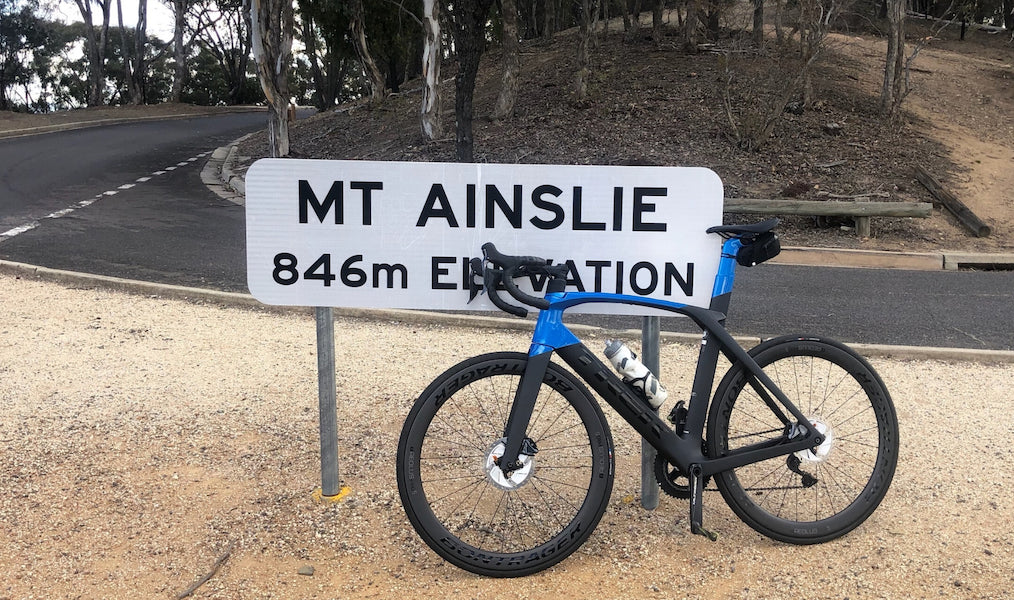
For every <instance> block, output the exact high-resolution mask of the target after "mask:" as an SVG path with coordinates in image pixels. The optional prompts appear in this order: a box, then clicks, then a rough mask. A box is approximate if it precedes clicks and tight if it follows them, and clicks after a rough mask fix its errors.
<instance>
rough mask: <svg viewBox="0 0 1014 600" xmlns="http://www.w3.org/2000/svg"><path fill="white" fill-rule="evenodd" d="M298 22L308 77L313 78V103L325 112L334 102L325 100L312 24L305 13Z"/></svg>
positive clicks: (315, 35) (311, 20) (315, 37)
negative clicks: (307, 66)
mask: <svg viewBox="0 0 1014 600" xmlns="http://www.w3.org/2000/svg"><path fill="white" fill-rule="evenodd" d="M300 6H302V5H300ZM299 21H300V23H301V24H302V25H303V45H304V46H306V52H305V54H306V59H307V61H309V63H310V76H311V77H312V78H313V88H314V90H313V98H314V102H313V103H314V106H316V107H317V109H318V110H322V111H323V110H327V109H329V108H332V107H333V106H334V100H333V99H328V98H325V95H326V93H327V89H328V86H327V85H326V84H325V82H324V71H323V70H322V69H321V68H320V57H319V56H318V54H319V52H318V51H317V32H316V31H314V22H313V19H312V18H311V17H309V16H307V14H306V13H305V12H304V13H302V14H300V19H299Z"/></svg>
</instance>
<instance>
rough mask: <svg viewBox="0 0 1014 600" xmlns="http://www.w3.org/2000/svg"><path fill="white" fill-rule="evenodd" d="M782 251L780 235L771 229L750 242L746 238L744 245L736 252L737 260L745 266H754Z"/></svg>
mask: <svg viewBox="0 0 1014 600" xmlns="http://www.w3.org/2000/svg"><path fill="white" fill-rule="evenodd" d="M781 251H782V245H781V243H780V242H779V241H778V236H777V235H775V233H774V232H773V231H769V232H767V233H762V234H760V235H758V236H757V237H755V238H753V241H750V242H749V243H747V240H746V239H744V240H743V247H742V248H740V249H739V252H737V253H736V262H738V263H739V264H741V265H743V266H744V267H752V266H754V265H759V264H761V263H762V262H764V261H766V260H770V259H772V258H774V257H776V256H778V253H779V252H781Z"/></svg>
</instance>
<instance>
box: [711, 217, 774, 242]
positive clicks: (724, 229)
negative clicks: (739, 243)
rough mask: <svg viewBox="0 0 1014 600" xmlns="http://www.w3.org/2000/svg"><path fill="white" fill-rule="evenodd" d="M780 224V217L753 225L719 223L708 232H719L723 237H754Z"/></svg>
mask: <svg viewBox="0 0 1014 600" xmlns="http://www.w3.org/2000/svg"><path fill="white" fill-rule="evenodd" d="M777 226H778V219H768V220H767V221H761V222H760V223H753V224H751V225H717V226H715V227H709V228H708V229H707V233H717V234H719V235H721V236H722V237H745V238H752V237H757V236H758V235H761V234H764V233H767V232H769V231H771V230H772V229H774V228H775V227H777Z"/></svg>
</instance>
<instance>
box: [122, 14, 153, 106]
mask: <svg viewBox="0 0 1014 600" xmlns="http://www.w3.org/2000/svg"><path fill="white" fill-rule="evenodd" d="M116 19H117V22H118V23H119V26H120V46H121V48H122V52H123V80H124V84H125V85H126V87H127V96H128V98H129V99H130V103H131V104H133V105H135V106H137V105H141V104H144V84H143V81H144V45H145V44H144V38H145V30H146V29H147V20H148V2H147V0H140V2H138V5H137V25H136V27H135V28H134V45H133V48H131V46H130V44H128V43H127V29H126V28H125V27H124V26H123V0H116Z"/></svg>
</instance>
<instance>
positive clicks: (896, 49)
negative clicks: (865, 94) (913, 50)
mask: <svg viewBox="0 0 1014 600" xmlns="http://www.w3.org/2000/svg"><path fill="white" fill-rule="evenodd" d="M887 23H888V30H887V60H886V61H885V64H884V86H883V87H882V88H881V89H880V113H881V114H883V115H893V114H894V112H895V111H896V110H897V109H898V107H899V106H901V101H902V99H904V97H905V90H904V87H905V86H904V81H905V79H904V69H905V0H889V2H888V4H887Z"/></svg>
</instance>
